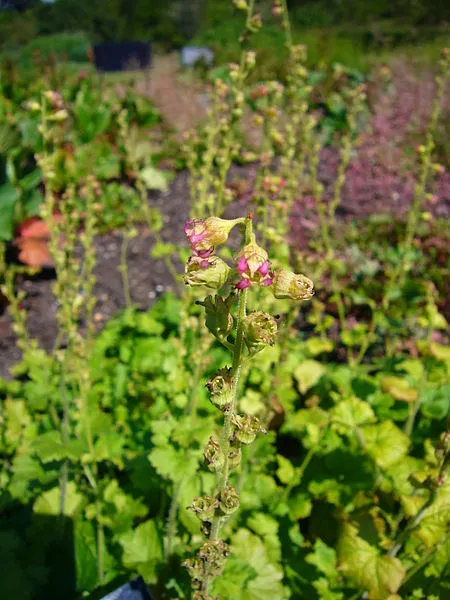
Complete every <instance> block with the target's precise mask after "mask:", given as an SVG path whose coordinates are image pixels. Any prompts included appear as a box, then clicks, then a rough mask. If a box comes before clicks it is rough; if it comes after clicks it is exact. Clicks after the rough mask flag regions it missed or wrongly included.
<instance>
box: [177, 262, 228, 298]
mask: <svg viewBox="0 0 450 600" xmlns="http://www.w3.org/2000/svg"><path fill="white" fill-rule="evenodd" d="M230 271H231V269H230V267H229V266H228V265H227V263H226V262H225V261H223V260H222V259H221V258H219V257H218V256H208V258H200V256H191V258H190V259H189V261H188V263H187V265H186V267H185V270H184V282H185V283H186V285H190V286H191V287H198V286H203V287H206V288H208V289H210V290H220V288H221V287H222V286H223V285H225V283H226V282H227V279H228V275H229V274H230Z"/></svg>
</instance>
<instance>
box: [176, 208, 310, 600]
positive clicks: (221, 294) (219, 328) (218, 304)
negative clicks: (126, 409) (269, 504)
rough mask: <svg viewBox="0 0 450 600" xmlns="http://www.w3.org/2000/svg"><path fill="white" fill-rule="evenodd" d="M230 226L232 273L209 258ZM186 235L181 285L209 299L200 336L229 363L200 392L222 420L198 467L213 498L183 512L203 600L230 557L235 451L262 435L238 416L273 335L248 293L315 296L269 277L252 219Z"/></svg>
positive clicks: (299, 282) (297, 284)
mask: <svg viewBox="0 0 450 600" xmlns="http://www.w3.org/2000/svg"><path fill="white" fill-rule="evenodd" d="M236 226H238V227H239V228H240V229H241V231H242V233H243V241H242V246H241V249H240V250H239V252H238V253H237V257H236V261H235V265H234V266H229V265H227V264H226V263H225V261H223V260H222V259H221V258H219V257H218V256H217V255H216V254H215V252H216V248H217V246H219V245H221V244H224V243H225V242H226V241H227V239H228V236H229V234H230V232H231V230H232V229H233V228H234V227H236ZM185 232H186V235H187V238H188V240H189V242H190V244H191V247H192V256H191V258H190V259H189V260H188V262H187V264H186V268H185V283H186V284H187V285H190V286H195V287H200V286H202V287H203V288H204V289H205V290H206V291H209V292H211V291H213V292H215V295H214V296H213V295H212V294H211V295H209V296H207V297H206V298H205V299H204V300H203V301H202V302H199V304H200V305H201V306H203V307H204V308H205V313H206V323H205V324H206V327H207V329H208V330H209V331H210V332H211V333H212V334H213V335H214V336H215V337H216V338H217V339H218V340H219V341H220V342H221V343H222V344H223V345H224V346H225V347H226V348H228V349H229V350H230V352H231V355H232V356H231V366H226V367H224V368H222V369H220V370H219V371H218V372H217V373H216V374H215V375H214V376H213V377H212V378H211V379H210V380H209V381H208V382H207V384H206V387H207V388H208V391H209V394H210V401H211V403H212V404H213V406H215V407H216V408H217V409H218V410H220V411H221V412H222V414H223V432H222V435H221V437H220V439H219V437H218V436H216V435H214V434H213V435H211V436H210V438H209V440H208V443H207V445H206V448H205V450H204V460H205V466H206V467H207V468H208V469H209V470H210V471H213V472H215V473H216V474H217V478H218V485H217V490H216V493H215V494H214V495H211V496H206V495H205V496H201V497H197V498H195V499H194V500H193V502H192V504H191V505H190V506H189V507H188V508H189V509H190V510H191V511H192V512H193V513H194V514H195V515H196V516H197V517H198V518H199V520H200V523H201V531H202V532H203V533H204V535H205V536H206V538H207V541H206V542H205V543H204V544H203V546H202V547H201V548H200V551H199V552H198V554H197V555H196V556H195V557H193V558H189V559H188V560H186V561H185V562H184V565H185V566H186V568H187V569H188V572H189V574H190V577H191V580H192V587H193V590H194V594H193V598H195V599H197V600H200V599H202V600H208V599H210V598H211V596H210V595H209V593H210V585H211V583H212V581H213V580H214V578H215V577H217V576H218V575H220V573H221V572H222V570H223V568H224V565H225V562H226V559H227V557H228V555H229V553H230V549H229V547H228V545H227V544H226V542H225V541H224V540H223V539H221V529H222V526H223V525H224V523H225V522H226V521H227V519H228V518H229V517H230V515H232V514H233V513H235V512H236V511H237V510H238V509H239V493H238V491H237V490H236V489H235V487H233V485H232V482H231V481H230V476H231V475H232V472H233V471H234V470H236V469H238V468H239V465H240V462H241V456H242V447H243V446H248V445H250V444H252V442H254V440H255V439H256V436H257V435H258V434H261V433H265V428H264V426H263V424H262V423H261V422H260V420H259V419H258V418H257V417H255V416H250V415H246V414H240V413H239V411H238V392H239V376H240V372H241V368H242V364H243V361H244V360H245V359H246V358H248V357H251V356H253V355H254V354H256V353H257V352H260V351H261V350H263V349H264V348H265V347H266V346H268V345H273V344H274V343H275V340H276V337H277V329H278V325H277V321H276V319H275V318H274V317H273V316H272V315H270V314H268V313H265V312H263V311H258V310H255V311H253V312H248V306H247V305H248V297H249V292H250V288H251V287H252V286H254V287H263V288H268V289H270V290H271V291H272V292H273V294H274V296H275V298H291V299H292V300H297V301H301V300H306V299H309V298H311V297H312V295H313V293H314V291H313V284H312V282H311V281H310V280H309V279H308V278H307V277H305V276H304V275H296V274H295V273H291V272H290V271H287V270H286V269H283V270H279V271H275V272H272V269H271V266H270V261H269V257H268V254H267V252H266V251H265V249H264V248H262V247H261V246H259V245H258V244H257V243H256V237H255V234H254V233H253V221H252V217H251V216H248V217H247V218H238V219H234V220H226V219H219V218H217V217H209V218H207V219H193V220H190V221H188V222H187V223H186V227H185ZM236 301H237V309H236V313H235V314H234V316H233V315H232V314H231V313H232V311H233V305H234V304H236ZM229 338H231V339H229Z"/></svg>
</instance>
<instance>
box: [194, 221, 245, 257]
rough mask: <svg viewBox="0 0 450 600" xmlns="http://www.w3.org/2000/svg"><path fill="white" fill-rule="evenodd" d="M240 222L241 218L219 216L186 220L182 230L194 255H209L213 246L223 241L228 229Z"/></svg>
mask: <svg viewBox="0 0 450 600" xmlns="http://www.w3.org/2000/svg"><path fill="white" fill-rule="evenodd" d="M240 222H242V219H233V220H229V219H220V218H219V217H208V218H207V219H192V220H190V221H186V225H185V227H184V232H185V234H186V235H187V238H188V240H189V243H190V244H191V246H192V251H193V254H194V256H200V257H201V258H207V257H208V256H210V254H212V253H213V252H214V248H215V246H218V245H219V244H223V243H225V242H226V241H227V239H228V236H229V234H230V231H231V230H232V229H233V227H234V226H235V225H237V224H238V223H240Z"/></svg>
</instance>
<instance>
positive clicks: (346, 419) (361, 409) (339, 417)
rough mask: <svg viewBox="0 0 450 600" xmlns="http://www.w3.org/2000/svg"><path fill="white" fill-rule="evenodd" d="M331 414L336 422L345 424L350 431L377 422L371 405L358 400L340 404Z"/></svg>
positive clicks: (354, 399)
mask: <svg viewBox="0 0 450 600" xmlns="http://www.w3.org/2000/svg"><path fill="white" fill-rule="evenodd" d="M331 414H332V418H333V420H334V421H337V422H338V423H340V424H345V425H346V426H347V427H349V428H350V429H355V428H356V427H359V426H360V425H366V424H368V423H373V422H374V421H376V418H375V413H374V412H373V410H372V409H371V407H370V406H369V404H367V402H364V401H363V400H359V399H358V398H350V399H349V400H344V401H343V402H339V404H338V405H337V406H335V407H334V408H333V409H332V411H331Z"/></svg>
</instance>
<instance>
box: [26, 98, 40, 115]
mask: <svg viewBox="0 0 450 600" xmlns="http://www.w3.org/2000/svg"><path fill="white" fill-rule="evenodd" d="M26 109H27V110H31V111H33V112H37V111H39V110H41V105H40V104H39V102H36V100H30V101H29V102H27V103H26Z"/></svg>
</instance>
